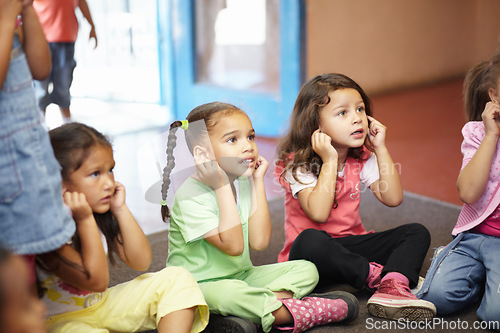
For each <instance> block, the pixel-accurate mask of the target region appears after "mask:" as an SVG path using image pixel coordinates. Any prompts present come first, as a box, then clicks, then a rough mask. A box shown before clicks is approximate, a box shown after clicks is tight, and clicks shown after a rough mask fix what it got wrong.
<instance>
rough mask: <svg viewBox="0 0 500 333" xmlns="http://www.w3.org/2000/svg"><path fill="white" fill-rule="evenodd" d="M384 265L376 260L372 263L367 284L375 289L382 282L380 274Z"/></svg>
mask: <svg viewBox="0 0 500 333" xmlns="http://www.w3.org/2000/svg"><path fill="white" fill-rule="evenodd" d="M383 268H384V266H382V265H380V264H377V263H376V262H371V263H370V272H369V273H368V277H367V278H366V285H367V286H368V288H372V289H375V288H377V287H378V285H379V284H380V275H381V274H382V269H383Z"/></svg>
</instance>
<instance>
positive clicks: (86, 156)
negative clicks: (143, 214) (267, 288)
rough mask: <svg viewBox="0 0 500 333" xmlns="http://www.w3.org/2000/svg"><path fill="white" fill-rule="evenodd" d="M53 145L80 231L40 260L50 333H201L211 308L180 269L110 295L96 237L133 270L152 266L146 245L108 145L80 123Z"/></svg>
mask: <svg viewBox="0 0 500 333" xmlns="http://www.w3.org/2000/svg"><path fill="white" fill-rule="evenodd" d="M50 139H51V142H52V146H53V147H54V152H55V155H56V158H57V160H58V161H59V163H60V164H61V166H62V170H61V172H62V178H63V187H64V190H63V192H64V201H65V202H66V204H67V205H68V206H69V207H70V208H71V211H72V213H73V218H74V220H75V222H76V225H77V233H76V234H75V236H74V237H73V242H72V243H71V244H67V245H65V246H63V247H62V248H61V249H59V250H58V251H57V252H54V253H48V254H44V255H40V256H39V259H40V262H41V265H40V266H41V269H40V270H39V273H40V276H41V287H42V289H43V290H44V291H45V295H44V302H45V303H46V304H47V307H48V315H49V319H48V325H49V326H48V328H49V332H94V331H95V332H102V330H103V329H106V330H110V331H117V332H138V331H144V330H151V329H155V328H157V329H158V332H160V333H162V332H174V331H175V332H185V333H187V332H200V331H202V330H203V328H204V327H205V326H206V324H207V322H208V307H207V305H206V303H205V301H204V299H203V295H202V294H201V291H200V289H199V287H198V285H197V284H196V281H195V280H194V279H193V277H192V276H191V275H190V274H189V273H188V272H187V271H186V270H185V269H183V268H181V267H170V268H165V269H163V270H161V271H159V272H156V273H150V274H144V275H141V276H139V277H137V278H135V279H134V280H132V281H129V282H125V283H122V284H119V285H116V286H114V287H111V288H109V289H107V287H108V281H109V270H108V263H107V257H106V253H105V251H104V248H103V244H102V242H101V234H100V232H102V233H103V235H104V236H105V238H106V243H107V246H108V254H109V256H110V260H111V262H112V263H113V262H114V257H113V255H118V257H119V258H120V259H121V260H122V261H123V262H124V263H125V264H126V265H127V266H129V267H131V268H133V269H135V270H138V271H144V270H146V269H147V268H148V267H149V265H150V263H151V248H150V245H149V241H148V239H147V238H146V236H145V235H144V233H143V232H142V230H141V228H140V227H139V225H138V224H137V221H136V220H135V218H134V217H133V216H132V214H131V212H130V211H129V209H128V207H127V205H126V203H125V188H124V187H123V185H122V184H120V183H118V182H115V180H114V175H113V168H114V166H115V161H114V159H113V150H112V147H111V144H110V143H109V141H108V140H107V139H106V138H105V137H104V136H103V135H102V134H101V133H99V132H98V131H96V130H95V129H94V128H92V127H89V126H86V125H83V124H80V123H70V124H66V125H63V126H61V127H58V128H56V129H54V130H52V131H50Z"/></svg>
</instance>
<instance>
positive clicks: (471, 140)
mask: <svg viewBox="0 0 500 333" xmlns="http://www.w3.org/2000/svg"><path fill="white" fill-rule="evenodd" d="M464 104H465V113H466V115H467V120H468V121H469V122H468V123H467V124H465V126H464V127H463V129H462V134H463V137H464V140H463V142H462V154H463V160H462V168H461V171H460V174H459V176H458V179H457V187H458V191H459V194H460V199H461V200H462V201H463V202H464V205H463V207H462V210H461V212H460V215H459V216H458V221H457V224H456V225H455V228H454V229H453V231H452V235H453V237H454V240H453V241H452V242H451V243H450V244H448V245H447V246H446V247H442V248H439V249H438V250H436V254H435V255H434V258H433V261H432V264H431V267H430V268H429V271H428V272H427V276H426V280H425V283H424V285H423V287H422V289H421V290H420V292H419V296H421V297H422V298H423V299H426V300H429V301H431V302H433V303H434V304H435V305H436V309H437V312H438V314H439V315H447V314H450V313H454V312H457V311H460V310H461V309H463V308H465V307H466V306H468V305H470V304H472V303H475V302H477V301H479V299H481V297H482V300H481V305H480V306H479V309H478V310H477V315H478V317H479V318H480V319H482V320H484V321H495V322H496V324H497V325H496V329H497V330H499V329H500V326H499V319H500V293H499V291H500V290H499V286H500V206H499V205H500V192H499V184H500V182H499V176H500V171H499V168H500V145H499V142H498V138H499V137H500V51H498V52H497V53H496V54H495V55H494V56H493V58H492V60H491V61H490V62H482V63H480V64H479V65H477V66H476V67H474V68H473V69H472V70H471V71H469V73H468V74H467V76H466V78H465V82H464ZM483 291H484V294H483Z"/></svg>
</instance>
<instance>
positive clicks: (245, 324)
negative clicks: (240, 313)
mask: <svg viewBox="0 0 500 333" xmlns="http://www.w3.org/2000/svg"><path fill="white" fill-rule="evenodd" d="M203 332H205V333H257V328H256V327H255V324H254V323H253V322H252V321H250V320H249V319H243V318H240V317H235V316H221V315H218V314H213V313H210V318H209V320H208V325H207V328H206V329H205V330H204V331H203Z"/></svg>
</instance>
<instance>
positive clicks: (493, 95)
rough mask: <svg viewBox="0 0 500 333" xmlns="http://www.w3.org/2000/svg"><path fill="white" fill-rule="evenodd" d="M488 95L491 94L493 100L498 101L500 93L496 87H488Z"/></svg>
mask: <svg viewBox="0 0 500 333" xmlns="http://www.w3.org/2000/svg"><path fill="white" fill-rule="evenodd" d="M488 95H490V99H491V101H492V102H495V103H498V93H497V91H496V90H495V89H493V88H490V89H488Z"/></svg>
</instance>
